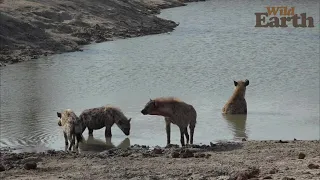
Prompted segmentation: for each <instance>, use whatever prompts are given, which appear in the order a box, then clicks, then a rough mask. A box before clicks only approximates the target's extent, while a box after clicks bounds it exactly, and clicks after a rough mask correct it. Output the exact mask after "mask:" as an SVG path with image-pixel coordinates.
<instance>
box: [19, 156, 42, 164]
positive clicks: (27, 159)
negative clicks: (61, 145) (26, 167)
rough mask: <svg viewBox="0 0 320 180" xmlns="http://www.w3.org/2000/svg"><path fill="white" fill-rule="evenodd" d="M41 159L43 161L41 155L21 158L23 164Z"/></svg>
mask: <svg viewBox="0 0 320 180" xmlns="http://www.w3.org/2000/svg"><path fill="white" fill-rule="evenodd" d="M39 161H42V159H41V158H40V157H27V158H25V159H22V160H21V164H26V163H29V162H35V163H37V162H39Z"/></svg>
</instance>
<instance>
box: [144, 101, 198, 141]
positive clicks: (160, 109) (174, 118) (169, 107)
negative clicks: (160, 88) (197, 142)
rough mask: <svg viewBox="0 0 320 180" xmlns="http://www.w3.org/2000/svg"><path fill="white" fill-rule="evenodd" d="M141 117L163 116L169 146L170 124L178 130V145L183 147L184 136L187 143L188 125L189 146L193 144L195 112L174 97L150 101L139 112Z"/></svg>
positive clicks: (191, 107)
mask: <svg viewBox="0 0 320 180" xmlns="http://www.w3.org/2000/svg"><path fill="white" fill-rule="evenodd" d="M141 113H142V114H143V115H158V116H163V117H164V119H165V122H166V134H167V145H169V144H170V134H171V132H170V129H171V123H172V124H175V125H177V126H178V127H179V129H180V143H181V145H182V146H185V141H184V136H185V137H186V140H187V144H188V143H189V134H188V129H187V127H188V125H189V129H190V144H193V135H194V129H195V126H196V122H197V120H196V119H197V112H196V110H195V109H194V107H193V106H192V105H190V104H187V103H185V102H183V101H181V100H179V99H177V98H174V97H160V98H156V99H153V100H152V99H150V101H149V102H148V103H147V104H146V105H145V107H144V109H143V110H142V111H141Z"/></svg>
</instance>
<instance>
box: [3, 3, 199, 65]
mask: <svg viewBox="0 0 320 180" xmlns="http://www.w3.org/2000/svg"><path fill="white" fill-rule="evenodd" d="M191 1H197V0H132V1H129V0H110V1H103V0H92V1H89V0H48V1H42V0H3V1H1V2H0V12H1V14H0V42H1V43H0V45H1V48H0V66H1V65H5V63H17V62H20V61H26V60H29V59H36V58H38V57H39V56H42V55H44V56H47V55H49V54H54V53H62V52H70V51H77V50H81V49H80V46H81V45H86V44H90V43H92V42H104V41H110V40H113V39H116V38H129V37H137V36H143V35H150V34H159V33H165V32H170V31H172V30H174V28H175V27H176V26H177V25H178V24H177V23H175V22H173V21H171V20H165V19H161V18H158V17H157V16H156V15H155V14H158V13H159V12H160V9H164V8H170V7H177V6H184V5H185V4H184V3H183V2H191Z"/></svg>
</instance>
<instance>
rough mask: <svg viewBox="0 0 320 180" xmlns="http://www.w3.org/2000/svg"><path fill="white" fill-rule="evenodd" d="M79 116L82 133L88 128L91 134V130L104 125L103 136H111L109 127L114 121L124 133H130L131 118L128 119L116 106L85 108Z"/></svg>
mask: <svg viewBox="0 0 320 180" xmlns="http://www.w3.org/2000/svg"><path fill="white" fill-rule="evenodd" d="M79 117H80V120H81V122H82V123H83V129H82V133H83V131H85V129H86V128H88V131H89V135H93V130H98V129H101V128H103V127H105V137H106V138H107V137H112V133H111V127H112V126H113V124H114V123H115V124H117V126H118V127H119V128H120V129H121V131H122V132H123V133H124V134H125V135H127V136H128V135H129V134H130V127H131V125H130V121H131V118H129V119H128V118H127V117H126V116H125V115H124V114H123V112H122V111H121V110H120V109H119V108H117V107H113V106H102V107H97V108H91V109H86V110H84V111H83V112H82V113H81V115H80V116H79Z"/></svg>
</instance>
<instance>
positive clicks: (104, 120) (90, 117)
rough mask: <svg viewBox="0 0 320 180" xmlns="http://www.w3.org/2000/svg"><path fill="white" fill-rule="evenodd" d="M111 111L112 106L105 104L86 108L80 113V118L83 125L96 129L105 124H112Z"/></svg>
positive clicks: (112, 114)
mask: <svg viewBox="0 0 320 180" xmlns="http://www.w3.org/2000/svg"><path fill="white" fill-rule="evenodd" d="M113 112H114V110H113V108H111V107H106V106H102V107H98V108H91V109H86V110H84V111H83V112H82V113H81V115H80V119H81V121H82V123H83V124H84V125H85V127H88V128H89V129H93V130H97V129H101V128H103V127H105V126H106V125H110V126H111V125H113V123H114V118H113V116H114V113H113Z"/></svg>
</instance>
